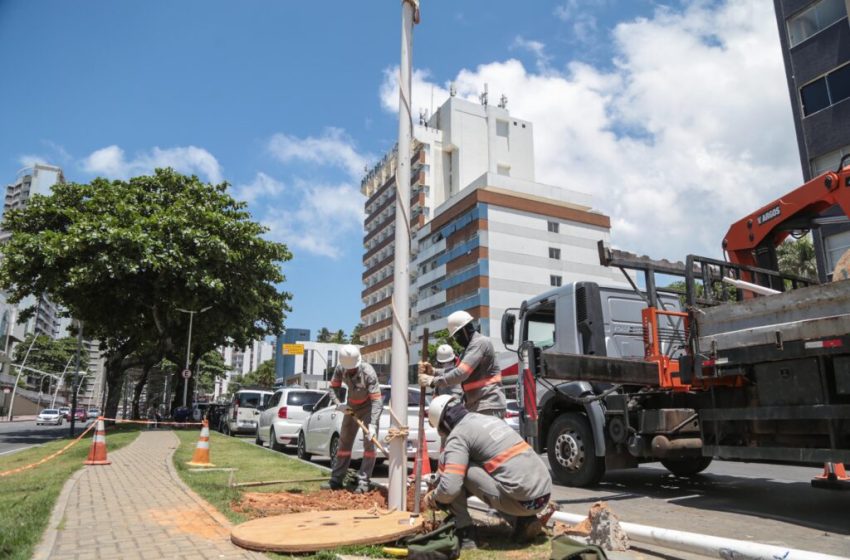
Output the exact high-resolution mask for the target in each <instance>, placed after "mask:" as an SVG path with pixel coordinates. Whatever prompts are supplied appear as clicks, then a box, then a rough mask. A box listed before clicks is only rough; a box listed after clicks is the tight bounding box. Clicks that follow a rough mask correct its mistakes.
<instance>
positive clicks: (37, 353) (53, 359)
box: [12, 333, 88, 376]
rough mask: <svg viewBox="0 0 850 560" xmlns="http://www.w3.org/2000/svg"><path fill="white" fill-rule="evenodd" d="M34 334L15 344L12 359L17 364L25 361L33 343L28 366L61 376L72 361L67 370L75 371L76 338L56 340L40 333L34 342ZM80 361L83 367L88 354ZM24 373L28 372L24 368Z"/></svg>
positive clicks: (13, 369) (86, 361)
mask: <svg viewBox="0 0 850 560" xmlns="http://www.w3.org/2000/svg"><path fill="white" fill-rule="evenodd" d="M33 336H35V335H34V334H32V333H31V334H28V335H27V336H26V337H24V340H23V341H22V342H20V343H19V344H17V345H15V349H14V351H13V352H12V361H13V362H14V363H15V364H22V363H23V361H24V357H25V356H26V354H27V350H28V349H29V348H30V344H32V350H30V353H29V356H28V357H27V363H26V364H25V365H26V367H31V368H33V369H37V370H41V371H43V372H45V373H52V374H55V375H57V376H61V375H62V372H63V371H65V367H66V366H68V364H69V363H70V366H68V370H67V371H70V372H73V371H74V358H75V357H76V355H77V339H76V338H74V337H70V336H69V337H65V338H58V339H55V340H54V339H52V338H50V337H49V336H44V335H39V336H37V337H36V338H35V342H33ZM84 352H85V350H84ZM80 363H81V368H82V367H83V366H84V365H85V364H87V363H88V355H87V354H84V355H83V356H81V357H80ZM12 371H13V372H14V371H15V368H14V366H12ZM24 374H26V370H24ZM36 375H37V374H36Z"/></svg>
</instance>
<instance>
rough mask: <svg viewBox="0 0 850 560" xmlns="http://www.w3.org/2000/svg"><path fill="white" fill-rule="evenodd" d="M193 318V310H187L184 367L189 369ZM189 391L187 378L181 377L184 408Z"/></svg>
mask: <svg viewBox="0 0 850 560" xmlns="http://www.w3.org/2000/svg"><path fill="white" fill-rule="evenodd" d="M194 318H195V312H194V311H190V312H189V340H188V341H187V342H186V369H189V354H190V353H191V350H192V320H193V319H194ZM188 391H189V380H188V379H183V408H186V393H187V392H188Z"/></svg>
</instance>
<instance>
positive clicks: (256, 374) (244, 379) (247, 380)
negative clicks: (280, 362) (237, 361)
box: [231, 360, 275, 388]
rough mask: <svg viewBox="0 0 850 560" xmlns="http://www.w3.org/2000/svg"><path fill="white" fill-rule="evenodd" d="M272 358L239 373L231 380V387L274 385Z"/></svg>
mask: <svg viewBox="0 0 850 560" xmlns="http://www.w3.org/2000/svg"><path fill="white" fill-rule="evenodd" d="M274 382H275V373H274V360H266V361H265V362H263V363H261V364H260V365H259V366H258V367H257V369H255V370H254V371H250V372H248V373H246V374H244V375H239V376H236V377H235V378H233V380H232V381H231V387H234V386H239V387H247V386H259V387H267V388H271V387H273V386H274Z"/></svg>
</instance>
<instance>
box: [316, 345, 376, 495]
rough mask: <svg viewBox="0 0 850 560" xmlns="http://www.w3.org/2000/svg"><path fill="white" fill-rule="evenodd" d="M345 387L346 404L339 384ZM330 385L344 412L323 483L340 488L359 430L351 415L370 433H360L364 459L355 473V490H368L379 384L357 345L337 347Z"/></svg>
mask: <svg viewBox="0 0 850 560" xmlns="http://www.w3.org/2000/svg"><path fill="white" fill-rule="evenodd" d="M343 384H344V385H345V386H346V388H347V390H348V404H341V400H342V398H341V397H342V385H343ZM331 389H332V395H333V398H334V400H335V401H336V403H337V408H338V410H340V411H341V412H343V413H344V414H345V415H344V416H343V418H342V428H341V429H340V435H339V447H338V449H337V452H336V458H335V460H334V463H333V472H332V473H331V479H330V481H328V483H327V484H326V485H325V487H326V488H329V489H331V490H340V489H342V488H343V480H344V479H345V474H346V472H348V465H349V464H350V463H351V447H352V445H353V444H354V438H355V437H357V433H358V432H359V431H361V428H360V426H358V424H357V422H356V421H355V420H354V418H353V417H356V418H358V419H360V421H361V422H363V424H365V425H366V426H367V427H368V429H369V433H368V434H367V433H365V432H364V434H363V461H362V462H361V463H360V470H359V471H358V473H357V488H356V489H355V492H357V493H363V492H368V491H369V479H370V478H371V477H372V470H373V469H374V468H375V442H374V441H373V439H374V438H375V437H377V435H378V423H379V421H380V418H381V412H382V411H383V401H382V399H381V387H380V385H379V384H378V374H376V373H375V370H374V368H372V366H371V365H369V364H368V363H366V362H364V361H363V359H362V358H361V357H360V349H359V348H358V347H357V346H354V345H353V344H346V345H345V346H343V347H342V348H340V350H339V364H338V365H337V366H336V368H335V369H334V373H333V377H332V378H331Z"/></svg>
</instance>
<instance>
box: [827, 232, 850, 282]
mask: <svg viewBox="0 0 850 560" xmlns="http://www.w3.org/2000/svg"><path fill="white" fill-rule="evenodd" d="M823 244H824V253H825V256H826V263H825V264H826V273H827V274H832V271H833V270H835V266H836V265H837V264H838V261H839V260H840V259H841V257H842V256H843V255H844V253H845V252H847V251H848V250H850V231H843V232H841V233H836V234H835V235H830V236H824V238H823Z"/></svg>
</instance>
